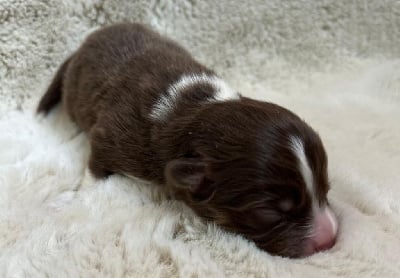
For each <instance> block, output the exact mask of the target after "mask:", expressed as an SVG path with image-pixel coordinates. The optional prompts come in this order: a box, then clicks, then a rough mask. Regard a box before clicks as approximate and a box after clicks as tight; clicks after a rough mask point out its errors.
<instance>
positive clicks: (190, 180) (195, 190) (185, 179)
mask: <svg viewBox="0 0 400 278" xmlns="http://www.w3.org/2000/svg"><path fill="white" fill-rule="evenodd" d="M206 170H207V163H205V162H203V161H202V160H201V158H179V159H174V160H171V161H170V162H168V164H167V166H166V169H165V176H166V179H167V182H168V183H169V184H170V185H171V186H173V187H176V188H180V189H185V190H187V191H189V192H191V193H192V194H194V195H196V196H198V197H202V198H205V197H207V196H208V195H209V194H211V192H210V191H211V188H210V187H211V181H210V180H209V179H207V177H206Z"/></svg>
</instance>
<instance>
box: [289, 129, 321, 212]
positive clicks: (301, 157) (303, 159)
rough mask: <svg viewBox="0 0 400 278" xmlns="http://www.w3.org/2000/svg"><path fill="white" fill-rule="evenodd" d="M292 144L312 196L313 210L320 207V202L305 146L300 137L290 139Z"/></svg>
mask: <svg viewBox="0 0 400 278" xmlns="http://www.w3.org/2000/svg"><path fill="white" fill-rule="evenodd" d="M290 144H291V148H292V150H293V152H294V154H295V156H296V157H297V160H298V165H299V169H300V173H301V175H302V177H303V180H304V183H305V184H306V187H307V191H308V193H309V194H310V196H311V199H312V203H313V208H316V207H317V206H318V200H317V195H316V192H315V183H314V176H313V173H312V171H311V168H310V165H309V163H308V160H307V156H306V153H305V150H304V144H303V142H302V140H301V139H300V138H298V137H292V138H291V139H290Z"/></svg>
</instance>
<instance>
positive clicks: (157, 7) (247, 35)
mask: <svg viewBox="0 0 400 278" xmlns="http://www.w3.org/2000/svg"><path fill="white" fill-rule="evenodd" d="M120 21H132V22H143V23H146V24H148V25H150V26H152V27H153V28H155V29H157V30H159V31H160V32H161V33H163V34H167V35H168V36H171V37H172V38H174V39H176V40H178V41H179V42H180V43H182V44H183V45H184V46H185V47H186V48H188V49H189V50H190V51H191V52H192V53H193V54H194V56H195V57H196V58H198V59H199V60H200V61H202V62H203V63H205V64H206V65H208V66H209V67H211V68H214V69H215V70H216V71H217V72H218V73H219V74H220V75H221V76H223V77H224V78H225V79H226V80H227V81H228V82H229V83H230V84H231V86H232V87H234V88H236V89H237V90H238V91H240V92H241V93H243V94H244V95H246V96H250V97H254V98H257V99H262V100H268V101H272V102H275V103H278V104H280V105H283V106H285V107H287V108H289V109H291V110H293V111H294V112H296V113H297V114H299V115H300V116H301V117H302V118H304V119H306V121H308V122H309V123H310V125H311V126H313V127H314V128H315V129H316V130H317V131H318V132H319V133H320V135H321V137H322V139H323V141H324V143H325V146H326V148H327V152H328V156H329V175H330V182H331V185H332V190H331V191H330V193H329V198H330V200H331V203H332V207H333V208H334V210H335V212H336V214H337V215H338V218H339V221H340V231H339V237H338V241H337V244H336V245H335V246H334V248H332V249H331V250H329V251H326V252H323V253H319V254H315V255H313V256H311V257H308V258H305V259H297V260H290V259H285V258H280V257H274V256H270V255H269V254H267V253H265V252H262V251H260V250H258V249H257V248H256V247H255V246H254V245H253V244H252V243H250V242H247V241H246V240H244V239H243V238H241V237H240V236H237V235H232V234H229V233H226V232H224V231H222V230H221V229H219V228H218V227H215V226H213V225H206V224H204V223H203V222H202V221H201V220H200V219H199V218H197V217H196V216H195V215H194V214H193V213H192V212H191V211H190V210H189V209H188V208H186V207H185V206H184V205H183V204H181V203H179V202H175V201H171V200H167V199H166V198H165V196H164V194H163V192H161V191H160V190H159V189H158V188H155V187H154V186H152V185H151V184H146V183H145V182H143V181H140V180H132V179H128V178H124V177H120V176H112V177H110V178H109V179H107V180H102V181H98V180H94V179H93V178H91V176H90V174H89V172H88V170H87V166H86V163H87V158H88V153H89V145H88V142H87V139H86V136H85V134H83V133H81V132H79V130H77V128H76V127H75V126H74V124H72V123H71V122H70V121H69V119H68V117H67V116H66V115H65V112H64V111H63V108H62V107H59V108H57V109H55V110H54V111H53V112H52V113H51V115H50V116H49V117H47V118H40V117H37V116H35V115H34V112H33V109H34V107H35V106H36V104H37V102H38V99H39V97H40V96H41V95H42V94H43V93H44V91H45V89H46V86H47V85H48V83H49V82H50V80H51V78H52V76H53V74H54V72H55V70H56V68H57V66H58V65H59V64H60V63H61V62H62V61H63V59H65V58H66V57H67V55H68V54H69V53H71V52H72V51H73V50H74V49H76V47H77V46H78V45H79V44H80V43H81V41H82V39H83V38H84V37H85V36H86V35H87V34H88V33H90V32H91V31H93V30H95V29H96V28H98V27H99V26H102V25H106V24H111V23H114V22H120ZM399 38H400V3H399V1H396V0H382V1H363V0H354V1H347V0H336V1H333V0H321V1H311V0H310V1H304V0H295V1H280V0H269V1H265V0H254V1H239V0H237V1H228V0H221V1H212V0H207V1H200V0H192V1H172V0H157V1H156V0H151V1H147V0H139V1H130V0H110V1H108V0H70V1H49V0H31V1H24V0H0V277H176V276H179V277H400V201H399V200H400V173H399V168H400V124H399V122H400V60H399V59H398V58H399V57H400V56H399V54H400V48H399Z"/></svg>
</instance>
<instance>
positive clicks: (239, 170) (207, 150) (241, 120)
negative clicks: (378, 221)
mask: <svg viewBox="0 0 400 278" xmlns="http://www.w3.org/2000/svg"><path fill="white" fill-rule="evenodd" d="M61 99H62V102H63V103H64V105H65V106H66V109H67V111H68V113H69V115H70V116H71V118H72V120H73V121H75V122H76V123H77V124H78V126H79V127H80V128H82V129H83V130H85V131H86V132H87V133H88V135H89V138H90V142H91V156H90V162H89V167H90V169H91V171H92V172H93V174H94V175H95V176H97V177H99V178H102V177H106V176H107V175H110V174H113V173H119V174H127V175H133V176H136V177H140V178H143V179H146V180H150V181H153V182H154V183H156V184H160V185H164V186H167V188H168V189H169V191H170V193H171V196H172V197H174V198H176V199H178V200H182V201H184V202H185V203H186V204H187V205H188V206H190V207H191V208H192V209H193V210H194V211H195V212H196V213H197V214H198V215H200V216H201V217H203V218H205V219H207V220H211V221H215V222H216V223H217V224H219V225H221V226H222V227H224V228H226V229H228V230H230V231H233V232H236V233H240V234H242V235H243V236H245V237H246V238H248V239H250V240H253V241H254V242H255V243H256V244H257V246H259V247H260V248H262V249H264V250H266V251H268V252H270V253H272V254H278V255H282V256H289V257H300V256H305V255H309V254H312V253H314V252H316V251H319V250H323V249H327V248H329V247H331V246H332V245H333V244H334V241H335V237H336V232H337V221H336V219H335V217H334V215H333V213H332V211H331V209H330V208H329V205H328V201H327V198H326V196H327V192H328V190H329V184H328V179H327V158H326V154H325V151H324V148H323V145H322V143H321V140H320V138H319V137H318V135H317V134H316V133H315V132H314V131H313V130H312V129H311V128H310V127H309V126H308V125H307V124H306V123H305V122H303V121H302V120H301V119H300V118H298V117H297V116H296V115H294V114H293V113H291V112H290V111H288V110H286V109H284V108H282V107H279V106H277V105H275V104H272V103H267V102H260V101H255V100H252V99H249V98H245V97H242V96H241V95H239V94H238V93H237V92H235V91H233V90H232V89H231V88H230V87H229V86H228V85H227V84H226V83H225V82H224V81H223V80H221V79H220V78H219V77H217V75H216V74H215V73H214V72H213V71H212V70H210V69H207V68H206V67H205V66H203V65H201V64H200V63H198V62H197V61H196V60H194V59H193V58H192V56H191V55H190V54H189V53H188V52H187V51H186V50H185V49H183V48H182V47H180V46H179V45H177V44H176V43H175V42H173V41H171V40H169V39H167V38H164V37H162V36H160V35H159V34H157V33H155V32H153V31H151V30H149V29H148V28H146V27H144V26H142V25H139V24H119V25H114V26H111V27H106V28H103V29H101V30H99V31H97V32H94V33H93V34H92V35H90V36H89V37H88V38H87V39H86V41H85V42H84V43H83V45H82V46H81V47H80V48H79V49H78V50H77V51H76V52H75V53H74V54H73V55H72V56H71V57H70V58H69V59H67V60H66V61H65V62H64V64H63V65H62V66H61V67H60V69H59V70H58V72H57V74H56V76H55V78H54V80H53V82H52V84H51V85H50V87H49V89H48V91H47V92H46V94H45V95H44V97H43V98H42V100H41V102H40V104H39V107H38V111H39V112H45V113H47V112H48V111H49V110H50V109H51V108H52V107H53V106H55V105H56V104H57V103H58V102H59V101H61Z"/></svg>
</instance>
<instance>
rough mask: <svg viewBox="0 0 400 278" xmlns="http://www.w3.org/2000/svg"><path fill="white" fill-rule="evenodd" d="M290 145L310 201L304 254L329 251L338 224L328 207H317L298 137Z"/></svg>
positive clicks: (311, 180)
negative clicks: (311, 216) (309, 219)
mask: <svg viewBox="0 0 400 278" xmlns="http://www.w3.org/2000/svg"><path fill="white" fill-rule="evenodd" d="M290 144H291V148H292V150H293V152H294V154H295V156H296V158H297V160H298V167H299V170H300V172H301V175H302V177H303V180H304V183H305V184H306V187H307V191H308V193H309V194H310V196H311V200H312V210H313V220H312V230H311V231H310V237H309V240H308V241H307V245H306V249H305V254H306V255H310V254H312V253H314V252H316V251H322V250H326V249H329V248H331V247H332V246H333V245H334V243H335V239H336V235H337V232H338V222H337V219H336V217H335V215H334V213H333V211H332V210H331V208H330V207H329V206H324V207H320V206H319V203H318V198H317V195H316V189H315V187H316V184H315V181H314V176H313V173H312V170H311V168H310V165H309V163H308V160H307V156H306V153H305V150H304V143H303V141H302V140H301V139H300V138H298V137H292V138H291V139H290Z"/></svg>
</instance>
